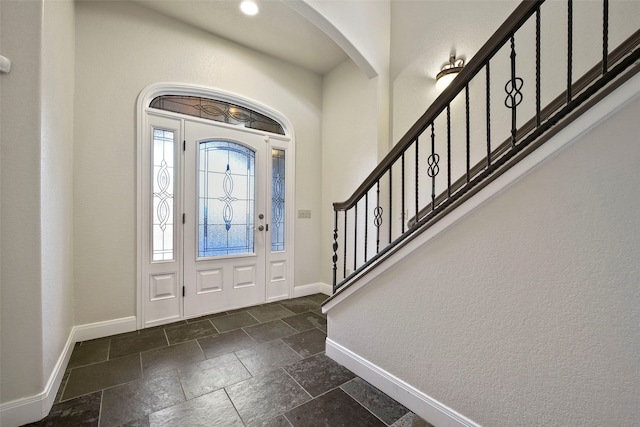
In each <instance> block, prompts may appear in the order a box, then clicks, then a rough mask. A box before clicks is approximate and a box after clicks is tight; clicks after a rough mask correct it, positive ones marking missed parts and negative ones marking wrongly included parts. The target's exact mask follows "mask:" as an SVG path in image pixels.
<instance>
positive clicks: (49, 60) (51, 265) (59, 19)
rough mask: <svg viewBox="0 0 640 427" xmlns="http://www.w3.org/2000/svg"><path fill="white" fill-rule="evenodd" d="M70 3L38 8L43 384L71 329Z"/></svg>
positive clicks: (72, 33)
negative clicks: (40, 12) (40, 16)
mask: <svg viewBox="0 0 640 427" xmlns="http://www.w3.org/2000/svg"><path fill="white" fill-rule="evenodd" d="M74 19H75V11H74V2H73V1H72V0H66V1H59V0H58V1H46V2H44V17H43V27H42V64H43V68H42V146H41V162H42V164H41V177H40V188H41V207H40V210H41V212H42V214H41V219H40V221H41V230H42V239H41V240H42V248H41V253H42V341H43V349H44V351H43V356H44V358H43V367H44V377H43V381H44V382H45V383H46V381H47V380H48V378H49V376H50V375H51V372H52V371H53V369H54V365H55V364H56V362H57V361H58V357H59V356H60V354H61V353H62V351H63V349H64V346H65V344H66V341H67V339H68V338H69V334H70V332H71V328H72V327H73V325H74V323H73V321H74V318H73V93H74V61H75V55H74V44H75V37H74V36H75V31H74Z"/></svg>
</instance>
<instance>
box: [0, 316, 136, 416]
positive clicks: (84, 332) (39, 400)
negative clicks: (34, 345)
mask: <svg viewBox="0 0 640 427" xmlns="http://www.w3.org/2000/svg"><path fill="white" fill-rule="evenodd" d="M135 330H136V318H135V316H131V317H124V318H121V319H114V320H108V321H105V322H96V323H89V324H86V325H79V326H74V327H73V328H72V329H71V333H70V334H69V337H68V338H67V342H66V343H65V345H64V348H63V349H62V353H61V354H60V356H59V357H58V361H57V362H56V365H55V366H54V368H53V371H52V372H51V375H50V376H49V380H48V381H47V384H46V385H45V387H44V390H43V391H42V392H40V393H38V394H36V395H34V396H28V397H23V398H20V399H16V400H12V401H11V402H6V403H3V404H0V426H2V427H17V426H21V425H23V424H28V423H32V422H36V421H39V420H41V419H42V418H44V417H46V416H47V415H48V414H49V411H51V407H52V406H53V402H54V400H55V398H56V394H57V393H58V389H59V388H60V384H61V383H62V378H63V377H64V373H65V371H66V369H67V365H68V364H69V359H71V353H72V352H73V348H74V346H75V344H76V343H77V342H80V341H86V340H90V339H94V338H102V337H107V336H109V335H115V334H120V333H123V332H131V331H135Z"/></svg>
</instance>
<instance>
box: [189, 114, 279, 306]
mask: <svg viewBox="0 0 640 427" xmlns="http://www.w3.org/2000/svg"><path fill="white" fill-rule="evenodd" d="M268 149H269V144H268V139H265V137H264V136H263V135H260V134H258V133H255V132H251V131H246V130H243V129H242V128H237V129H230V128H229V127H228V126H220V125H216V124H215V123H201V122H191V121H186V123H185V152H184V170H185V179H184V208H185V215H184V258H183V259H184V261H183V262H184V290H185V292H184V316H185V317H193V316H197V315H201V314H206V313H212V312H216V311H222V310H229V309H233V308H238V307H243V306H247V305H252V304H257V303H261V302H264V301H265V300H266V291H265V281H266V280H265V262H266V258H265V254H266V244H267V242H266V239H267V235H268V234H267V229H268V223H267V220H266V217H267V214H268V212H267V185H266V184H267V179H268V178H267V171H268V169H267V150H268Z"/></svg>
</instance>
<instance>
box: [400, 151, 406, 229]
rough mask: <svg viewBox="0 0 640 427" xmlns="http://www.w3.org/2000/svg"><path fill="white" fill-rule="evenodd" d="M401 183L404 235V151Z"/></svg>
mask: <svg viewBox="0 0 640 427" xmlns="http://www.w3.org/2000/svg"><path fill="white" fill-rule="evenodd" d="M401 181H402V189H401V190H400V196H401V197H402V203H401V207H402V234H404V220H405V218H404V216H405V215H404V151H403V152H402V176H401Z"/></svg>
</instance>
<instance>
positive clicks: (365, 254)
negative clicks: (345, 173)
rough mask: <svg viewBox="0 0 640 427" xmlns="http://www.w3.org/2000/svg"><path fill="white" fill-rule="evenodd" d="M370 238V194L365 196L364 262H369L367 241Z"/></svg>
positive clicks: (367, 193)
mask: <svg viewBox="0 0 640 427" xmlns="http://www.w3.org/2000/svg"><path fill="white" fill-rule="evenodd" d="M368 237H369V192H368V191H367V192H366V193H365V194H364V262H367V239H368Z"/></svg>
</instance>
